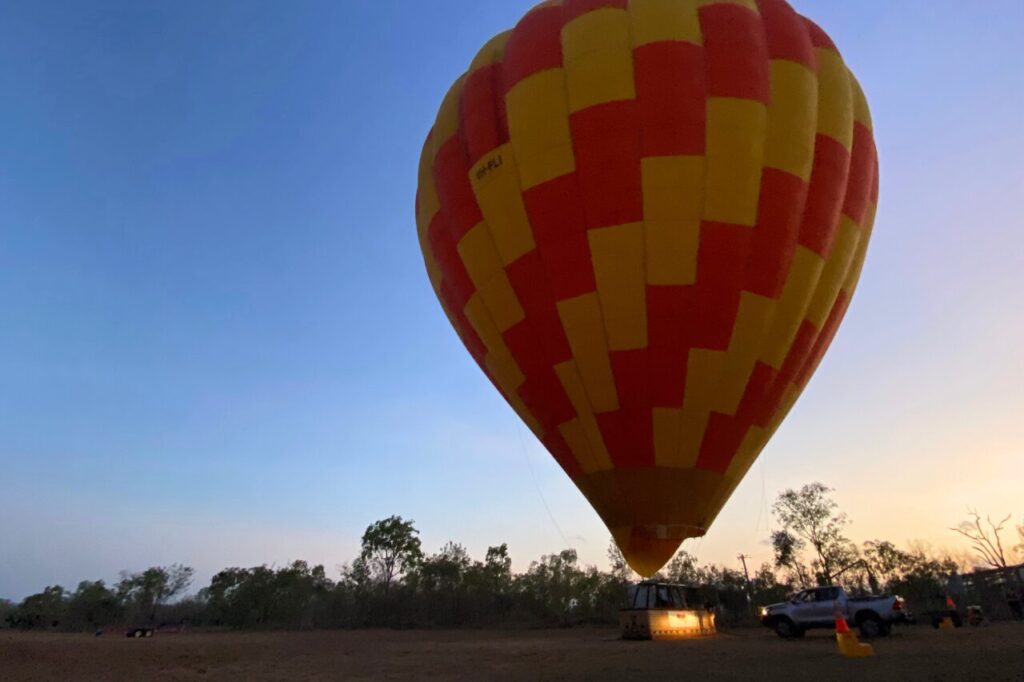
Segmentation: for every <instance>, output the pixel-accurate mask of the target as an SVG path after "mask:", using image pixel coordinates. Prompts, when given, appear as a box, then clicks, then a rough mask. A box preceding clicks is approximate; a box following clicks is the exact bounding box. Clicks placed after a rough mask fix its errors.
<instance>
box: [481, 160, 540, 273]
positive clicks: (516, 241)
mask: <svg viewBox="0 0 1024 682" xmlns="http://www.w3.org/2000/svg"><path fill="white" fill-rule="evenodd" d="M469 179H470V182H471V183H472V185H473V194H474V195H475V196H476V202H477V204H478V205H479V206H480V211H481V213H483V216H484V220H485V221H486V222H487V227H488V228H489V229H490V232H491V237H492V238H493V239H494V246H495V248H497V249H498V255H499V257H500V258H501V262H502V263H503V264H505V265H511V264H512V263H514V262H516V261H517V260H519V257H520V256H522V255H523V254H526V253H529V252H530V251H533V249H534V248H536V243H535V242H534V240H533V230H532V229H531V228H530V220H529V218H528V217H527V215H526V206H525V205H524V204H523V195H522V193H521V192H520V191H519V170H518V166H517V164H516V159H515V155H514V154H513V152H512V145H511V144H508V143H506V144H503V145H502V146H500V147H498V148H497V149H496V150H494V151H493V152H491V153H490V154H487V155H485V156H484V157H483V158H482V159H480V161H478V162H477V164H476V166H474V167H473V169H472V170H471V171H470V173H469Z"/></svg>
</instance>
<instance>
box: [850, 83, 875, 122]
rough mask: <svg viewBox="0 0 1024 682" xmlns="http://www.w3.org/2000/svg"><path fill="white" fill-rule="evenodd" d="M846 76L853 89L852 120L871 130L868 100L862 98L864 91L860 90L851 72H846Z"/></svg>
mask: <svg viewBox="0 0 1024 682" xmlns="http://www.w3.org/2000/svg"><path fill="white" fill-rule="evenodd" d="M847 75H848V76H849V78H850V85H851V87H853V120H854V121H856V122H857V123H860V124H861V125H862V126H864V127H865V128H867V129H868V130H872V129H873V126H872V123H871V109H870V108H869V107H868V99H867V97H865V96H864V91H863V90H862V89H861V87H860V83H858V82H857V79H856V78H854V76H853V72H852V71H847Z"/></svg>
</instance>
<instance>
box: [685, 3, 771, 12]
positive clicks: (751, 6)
mask: <svg viewBox="0 0 1024 682" xmlns="http://www.w3.org/2000/svg"><path fill="white" fill-rule="evenodd" d="M697 4H698V5H699V6H701V7H708V6H710V5H739V6H740V7H746V8H747V9H749V10H753V11H754V12H758V14H760V12H759V11H758V9H757V0H697Z"/></svg>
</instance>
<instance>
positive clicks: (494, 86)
mask: <svg viewBox="0 0 1024 682" xmlns="http://www.w3.org/2000/svg"><path fill="white" fill-rule="evenodd" d="M500 78H501V64H490V65H489V66H485V67H482V68H480V69H477V70H476V71H474V72H473V73H471V74H469V76H468V77H467V78H466V84H465V86H464V87H463V90H462V99H461V100H460V102H459V113H460V117H461V120H460V124H461V133H462V136H463V139H464V141H465V145H466V149H467V150H468V152H469V161H470V165H473V164H475V163H476V162H477V161H479V160H480V158H481V157H482V156H484V155H485V154H488V153H489V152H491V151H493V150H495V149H497V148H498V147H500V146H501V145H503V144H505V143H506V142H508V124H507V123H506V122H505V121H504V120H503V119H504V107H505V98H504V97H503V96H499V93H500V87H501V86H500ZM499 103H500V105H501V111H499V110H498V107H497V106H496V105H497V104H499Z"/></svg>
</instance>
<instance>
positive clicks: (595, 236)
mask: <svg viewBox="0 0 1024 682" xmlns="http://www.w3.org/2000/svg"><path fill="white" fill-rule="evenodd" d="M587 236H588V238H589V241H590V255H591V259H592V261H593V264H594V277H595V278H596V280H597V294H598V297H599V298H600V301H601V311H602V313H603V317H604V327H605V330H606V331H607V333H608V349H609V350H635V349H638V348H646V347H647V303H646V300H647V299H646V282H645V276H644V226H643V224H642V223H631V224H628V225H617V226H615V227H603V228H600V229H595V230H590V231H589V232H588V233H587Z"/></svg>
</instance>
